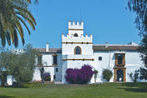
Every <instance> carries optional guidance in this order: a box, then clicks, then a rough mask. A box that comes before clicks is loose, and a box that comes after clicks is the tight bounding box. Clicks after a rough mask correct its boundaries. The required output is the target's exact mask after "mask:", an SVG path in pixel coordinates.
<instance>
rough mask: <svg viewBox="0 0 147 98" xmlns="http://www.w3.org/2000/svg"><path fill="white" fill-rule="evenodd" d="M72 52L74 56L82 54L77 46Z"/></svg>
mask: <svg viewBox="0 0 147 98" xmlns="http://www.w3.org/2000/svg"><path fill="white" fill-rule="evenodd" d="M74 52H75V54H76V55H79V54H81V53H82V50H81V48H80V47H79V46H77V47H76V48H75V50H74Z"/></svg>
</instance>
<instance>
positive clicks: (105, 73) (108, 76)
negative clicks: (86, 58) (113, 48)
mask: <svg viewBox="0 0 147 98" xmlns="http://www.w3.org/2000/svg"><path fill="white" fill-rule="evenodd" d="M102 74H103V78H104V79H106V81H109V80H110V79H111V77H112V71H111V70H109V69H104V70H103V73H102Z"/></svg>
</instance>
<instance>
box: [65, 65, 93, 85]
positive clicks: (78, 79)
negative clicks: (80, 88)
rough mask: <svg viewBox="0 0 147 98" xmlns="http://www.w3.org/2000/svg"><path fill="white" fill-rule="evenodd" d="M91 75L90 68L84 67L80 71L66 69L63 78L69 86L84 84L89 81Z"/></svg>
mask: <svg viewBox="0 0 147 98" xmlns="http://www.w3.org/2000/svg"><path fill="white" fill-rule="evenodd" d="M92 75H93V71H92V67H91V66H89V65H84V66H82V68H81V69H71V68H69V69H67V70H66V76H65V78H66V81H67V82H68V83H71V84H86V83H88V82H89V81H90V80H91V78H92Z"/></svg>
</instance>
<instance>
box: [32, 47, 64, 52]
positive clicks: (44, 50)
mask: <svg viewBox="0 0 147 98" xmlns="http://www.w3.org/2000/svg"><path fill="white" fill-rule="evenodd" d="M35 49H36V50H38V51H39V52H47V51H46V48H35ZM61 52H62V50H61V48H50V49H49V52H48V53H61Z"/></svg>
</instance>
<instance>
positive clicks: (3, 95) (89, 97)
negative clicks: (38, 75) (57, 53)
mask: <svg viewBox="0 0 147 98" xmlns="http://www.w3.org/2000/svg"><path fill="white" fill-rule="evenodd" d="M27 87H28V88H0V98H147V83H138V84H120V83H107V84H106V83H105V84H95V85H53V84H48V85H42V84H31V85H29V86H27Z"/></svg>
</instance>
